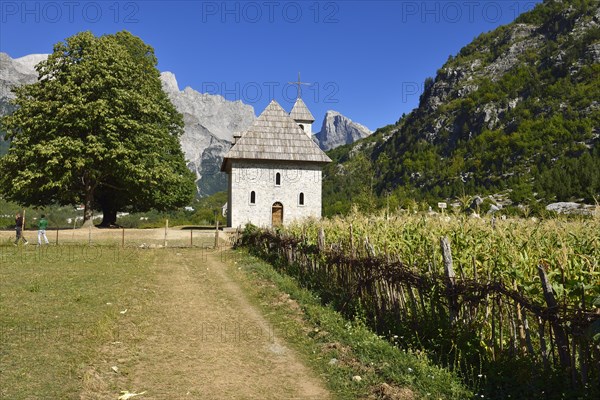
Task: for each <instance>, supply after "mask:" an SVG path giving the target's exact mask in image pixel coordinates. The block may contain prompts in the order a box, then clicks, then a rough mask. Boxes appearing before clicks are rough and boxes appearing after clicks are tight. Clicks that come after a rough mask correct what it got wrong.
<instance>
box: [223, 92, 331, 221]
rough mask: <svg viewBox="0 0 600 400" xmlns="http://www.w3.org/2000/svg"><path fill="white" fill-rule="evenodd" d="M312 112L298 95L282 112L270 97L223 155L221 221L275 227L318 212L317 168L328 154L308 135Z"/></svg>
mask: <svg viewBox="0 0 600 400" xmlns="http://www.w3.org/2000/svg"><path fill="white" fill-rule="evenodd" d="M314 120H315V119H314V117H313V116H312V114H311V113H310V111H309V110H308V108H307V107H306V104H304V102H303V101H302V99H301V98H300V97H298V99H297V100H296V103H295V104H294V107H293V108H292V111H291V112H290V114H289V115H288V113H287V112H286V111H285V110H284V109H283V108H282V107H281V106H280V105H279V104H278V103H277V102H276V101H275V100H273V101H271V103H270V104H269V105H268V106H267V108H265V110H264V111H263V112H262V114H261V115H260V116H259V117H258V118H257V119H256V120H255V121H254V123H253V124H252V125H251V126H250V128H248V130H246V132H244V133H243V134H242V135H241V136H234V145H233V147H232V148H231V149H230V150H229V152H228V153H227V154H226V155H225V157H224V159H223V164H222V165H221V171H224V172H226V173H227V174H228V201H227V205H228V210H227V226H229V227H233V228H237V227H238V226H241V227H244V225H246V223H248V222H250V223H252V224H254V225H257V226H279V225H284V224H288V223H290V222H291V221H293V220H296V219H302V218H307V217H316V218H320V217H321V177H322V169H323V166H324V165H325V164H326V163H329V162H331V159H330V158H329V157H327V155H326V154H325V153H324V152H323V151H322V150H321V149H320V148H319V146H318V145H317V144H316V143H315V142H314V141H313V140H312V123H313V122H314Z"/></svg>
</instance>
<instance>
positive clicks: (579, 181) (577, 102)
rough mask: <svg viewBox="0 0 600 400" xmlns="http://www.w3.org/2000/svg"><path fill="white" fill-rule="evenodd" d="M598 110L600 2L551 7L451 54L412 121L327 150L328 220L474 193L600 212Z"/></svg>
mask: <svg viewBox="0 0 600 400" xmlns="http://www.w3.org/2000/svg"><path fill="white" fill-rule="evenodd" d="M599 101H600V2H598V0H571V1H559V0H545V1H544V2H542V3H540V4H538V5H537V6H536V7H535V8H534V9H533V10H531V11H529V12H527V13H524V14H521V15H520V16H519V17H518V18H517V19H516V20H515V21H514V22H513V23H510V24H508V25H505V26H501V27H499V28H497V29H495V30H494V31H491V32H488V33H483V34H481V35H480V36H478V37H477V38H475V39H474V40H473V41H472V42H471V43H469V44H467V45H466V46H465V47H463V48H462V49H461V50H460V52H459V53H458V54H456V55H455V56H450V57H449V59H448V61H447V62H446V63H445V64H444V65H443V66H441V68H440V69H439V70H438V71H437V74H436V76H435V77H433V78H427V79H426V80H425V83H424V91H423V93H422V95H421V97H420V101H419V105H418V107H417V108H416V109H414V110H413V111H412V112H411V113H409V114H408V115H402V116H401V117H400V118H399V120H398V121H397V122H396V123H395V124H393V125H389V126H386V127H383V128H380V129H378V130H377V131H376V132H375V133H374V134H373V135H371V136H370V137H369V138H367V139H364V140H360V141H358V142H356V143H354V144H352V145H349V146H343V147H341V148H338V149H335V150H333V151H332V152H330V153H329V156H330V157H331V158H332V159H333V160H334V163H332V164H331V165H329V166H328V167H327V169H326V171H325V179H324V195H325V199H324V201H323V204H326V205H329V207H330V209H329V210H327V209H326V210H325V214H330V213H333V212H340V211H343V210H344V209H345V210H347V209H348V207H349V203H350V202H352V201H358V202H359V203H360V202H362V204H363V205H364V207H365V208H367V209H369V208H371V207H372V203H373V202H377V201H379V202H380V204H381V203H384V202H385V203H390V202H391V203H395V204H398V203H399V202H402V201H403V200H402V199H416V200H424V201H429V202H430V203H432V202H433V203H435V201H444V200H445V199H456V198H457V197H459V196H464V195H469V194H471V195H475V194H480V195H495V196H496V197H498V196H499V197H505V198H506V199H507V200H508V202H512V203H515V204H528V205H532V206H534V207H541V206H542V205H544V204H548V203H552V202H554V201H570V200H576V201H581V200H584V201H586V202H590V203H593V202H594V199H595V198H598V197H599V196H600V148H599V146H598V139H599V138H600V103H599ZM349 199H350V200H349ZM326 207H327V206H326Z"/></svg>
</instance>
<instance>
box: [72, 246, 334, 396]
mask: <svg viewBox="0 0 600 400" xmlns="http://www.w3.org/2000/svg"><path fill="white" fill-rule="evenodd" d="M152 268H153V269H154V272H153V274H154V276H153V279H152V281H153V282H152V284H151V285H149V286H148V288H147V291H150V292H151V293H152V296H151V298H150V300H149V301H148V302H147V303H146V304H143V307H138V308H135V307H134V308H133V309H131V310H128V312H127V313H126V315H125V318H124V319H128V318H129V319H131V321H132V323H133V324H134V325H136V326H137V327H138V329H139V330H140V332H136V334H135V335H130V338H129V339H125V340H123V341H122V343H120V344H119V345H118V347H117V348H116V349H115V348H113V349H109V351H108V352H107V353H105V354H104V356H105V357H106V356H108V357H107V358H108V359H112V362H108V363H105V365H104V370H106V369H107V368H109V364H115V365H111V366H110V368H112V366H116V367H117V368H118V373H114V374H112V376H110V378H111V379H112V380H113V381H115V380H116V381H118V384H117V385H116V386H118V387H119V388H120V390H125V389H127V390H130V391H131V392H136V393H139V392H146V393H145V394H144V395H143V396H142V397H141V398H143V399H166V398H178V399H179V398H182V399H184V398H190V399H200V398H202V399H313V398H314V399H325V398H327V397H328V394H327V392H326V391H325V390H324V389H323V387H324V385H323V384H322V383H321V382H320V381H318V380H317V379H316V378H315V377H314V376H313V375H312V373H311V372H310V371H309V370H308V369H307V368H306V367H305V366H304V365H303V364H302V363H301V362H300V361H299V360H298V359H297V357H296V356H295V354H294V353H293V351H291V350H290V349H289V348H288V347H286V345H285V343H284V342H283V338H281V337H279V335H278V332H276V330H275V329H272V328H271V327H270V326H269V325H268V323H267V322H266V321H265V319H264V318H263V317H262V315H261V314H260V313H259V312H258V311H257V310H256V309H255V308H254V307H252V306H251V305H250V304H249V303H248V301H247V299H246V297H245V295H244V293H243V292H242V291H241V290H240V288H239V287H238V285H237V284H236V283H234V282H233V281H232V280H231V279H230V278H229V276H228V272H227V270H226V268H227V266H226V264H225V263H222V262H220V260H219V254H218V253H214V254H211V253H207V252H199V251H197V250H196V251H193V250H188V249H178V250H170V256H169V257H164V256H162V257H161V256H158V257H156V258H155V264H154V265H153V267H152ZM136 313H142V314H143V315H144V318H143V319H139V318H138V317H137V316H136V315H135V314H136ZM119 361H121V363H119ZM109 375H110V374H109ZM111 386H112V387H115V384H114V382H113V384H111V385H108V387H111ZM82 397H83V398H104V397H98V396H97V395H95V394H94V385H92V386H91V387H90V388H87V389H86V390H85V391H84V392H83V393H82ZM106 398H110V397H106Z"/></svg>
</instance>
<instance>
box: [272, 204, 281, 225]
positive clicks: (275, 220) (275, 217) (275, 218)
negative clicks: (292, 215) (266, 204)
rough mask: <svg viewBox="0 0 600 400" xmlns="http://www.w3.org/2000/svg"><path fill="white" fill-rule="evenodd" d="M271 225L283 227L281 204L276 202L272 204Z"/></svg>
mask: <svg viewBox="0 0 600 400" xmlns="http://www.w3.org/2000/svg"><path fill="white" fill-rule="evenodd" d="M271 215H272V225H273V226H281V225H283V204H281V203H279V202H277V203H275V204H273V207H272V209H271Z"/></svg>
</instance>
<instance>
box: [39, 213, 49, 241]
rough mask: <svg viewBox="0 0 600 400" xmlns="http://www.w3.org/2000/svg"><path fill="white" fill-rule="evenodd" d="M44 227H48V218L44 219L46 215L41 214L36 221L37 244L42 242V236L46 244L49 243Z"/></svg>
mask: <svg viewBox="0 0 600 400" xmlns="http://www.w3.org/2000/svg"><path fill="white" fill-rule="evenodd" d="M46 228H48V220H47V219H46V216H45V215H44V214H42V217H41V218H40V221H39V222H38V246H40V245H41V244H42V238H44V242H46V244H50V242H48V237H46Z"/></svg>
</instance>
